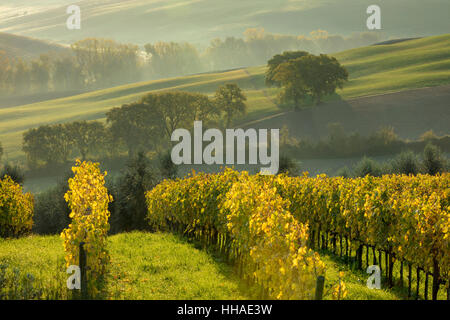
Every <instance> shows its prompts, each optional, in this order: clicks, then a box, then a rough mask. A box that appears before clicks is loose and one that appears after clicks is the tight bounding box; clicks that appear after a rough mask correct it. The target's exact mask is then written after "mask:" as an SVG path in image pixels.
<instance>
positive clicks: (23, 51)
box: [0, 32, 67, 59]
mask: <svg viewBox="0 0 450 320" xmlns="http://www.w3.org/2000/svg"><path fill="white" fill-rule="evenodd" d="M63 50H67V49H66V47H64V46H62V45H59V44H56V43H51V42H48V41H43V40H38V39H34V38H30V37H25V36H18V35H14V34H9V33H3V32H0V51H3V52H5V53H6V55H7V56H8V57H10V58H19V57H20V58H25V59H28V58H36V57H39V55H40V54H43V53H49V52H60V51H63Z"/></svg>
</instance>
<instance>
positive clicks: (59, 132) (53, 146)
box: [22, 124, 73, 167]
mask: <svg viewBox="0 0 450 320" xmlns="http://www.w3.org/2000/svg"><path fill="white" fill-rule="evenodd" d="M72 147H73V143H72V139H71V138H70V136H69V134H68V132H67V130H66V128H65V126H64V125H62V124H56V125H51V126H50V125H44V126H40V127H39V128H33V129H30V130H28V131H26V132H25V133H24V134H23V146H22V150H23V151H24V152H25V154H26V155H27V159H28V163H29V165H30V167H36V166H38V165H39V164H40V163H41V162H43V163H44V165H55V164H60V163H65V162H67V160H68V157H69V155H70V153H71V151H72Z"/></svg>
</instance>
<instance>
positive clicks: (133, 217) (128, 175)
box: [111, 152, 156, 232]
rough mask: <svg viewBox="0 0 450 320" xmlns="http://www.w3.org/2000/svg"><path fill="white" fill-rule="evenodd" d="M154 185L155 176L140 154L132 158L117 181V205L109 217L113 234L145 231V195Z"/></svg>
mask: <svg viewBox="0 0 450 320" xmlns="http://www.w3.org/2000/svg"><path fill="white" fill-rule="evenodd" d="M155 185H156V179H155V174H154V172H153V170H152V168H151V166H150V163H149V161H148V159H147V158H146V157H145V156H144V154H143V153H142V152H139V153H138V154H137V156H136V157H134V158H132V159H131V160H130V161H129V162H128V164H127V166H126V169H125V172H124V173H123V175H122V177H121V178H120V179H119V183H118V188H117V196H118V198H117V203H116V206H115V212H114V213H113V214H112V217H111V220H112V221H111V224H112V226H113V231H114V232H120V231H131V230H143V229H147V227H148V223H147V222H146V221H145V219H146V216H147V213H148V211H147V205H146V199H145V193H146V192H147V191H149V190H151V189H152V188H153V187H154V186H155Z"/></svg>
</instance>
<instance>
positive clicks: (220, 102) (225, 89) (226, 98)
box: [214, 83, 247, 128]
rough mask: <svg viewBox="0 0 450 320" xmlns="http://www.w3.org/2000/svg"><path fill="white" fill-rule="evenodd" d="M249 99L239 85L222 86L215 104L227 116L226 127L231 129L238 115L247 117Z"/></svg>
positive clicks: (216, 96)
mask: <svg viewBox="0 0 450 320" xmlns="http://www.w3.org/2000/svg"><path fill="white" fill-rule="evenodd" d="M245 101H247V97H246V96H245V95H244V93H243V92H242V90H241V88H239V87H238V85H237V84H234V83H229V84H226V85H223V86H220V87H219V88H218V89H217V91H216V94H215V97H214V102H215V104H216V107H217V109H218V110H219V111H220V112H223V113H224V114H225V121H226V123H225V124H226V127H227V128H230V126H231V122H232V121H233V119H235V118H236V116H238V115H245V114H246V112H247V105H246V103H245Z"/></svg>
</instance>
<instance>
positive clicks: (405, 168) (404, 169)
mask: <svg viewBox="0 0 450 320" xmlns="http://www.w3.org/2000/svg"><path fill="white" fill-rule="evenodd" d="M392 171H393V173H397V174H406V175H410V174H412V175H416V174H418V173H419V172H420V162H419V159H418V157H417V155H415V154H414V153H413V152H412V151H407V152H402V153H400V154H399V155H398V156H397V157H395V158H394V159H393V160H392Z"/></svg>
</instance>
